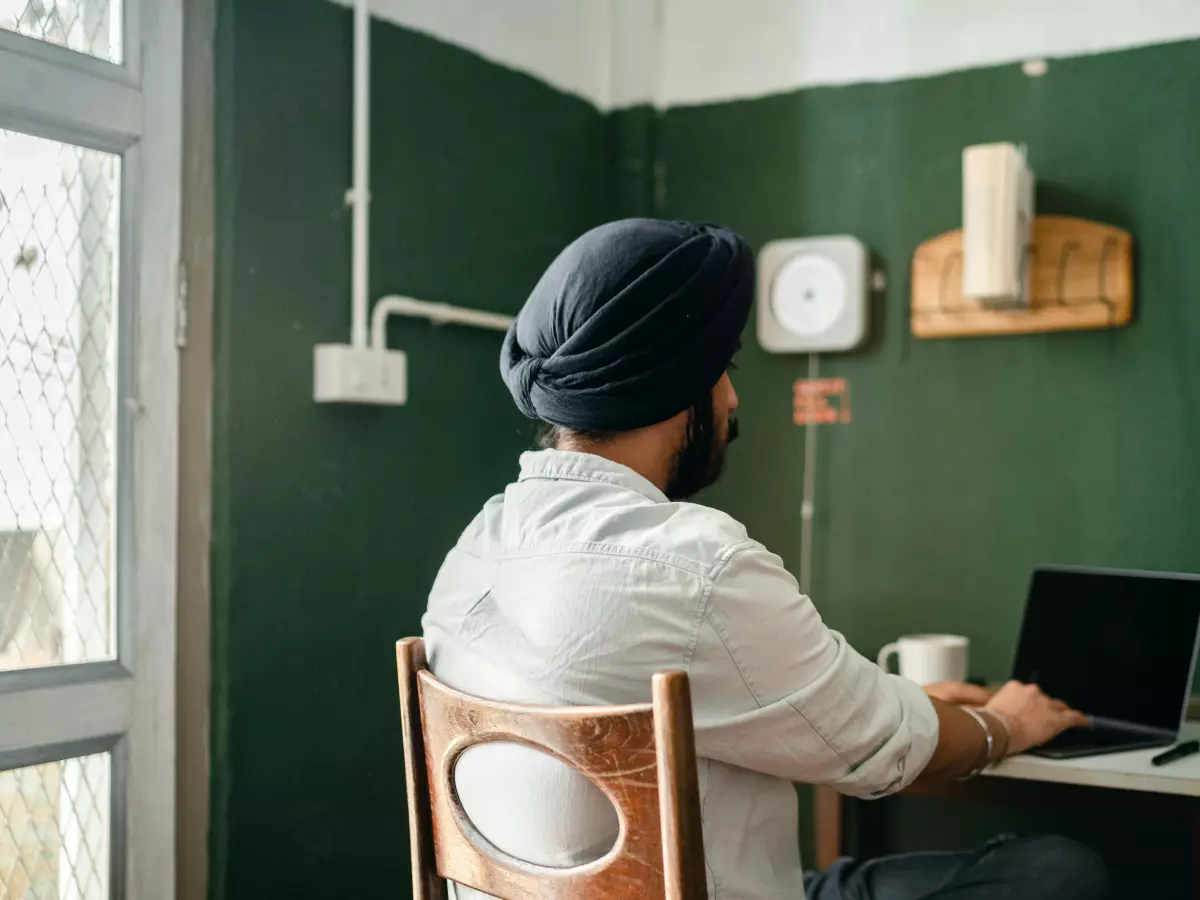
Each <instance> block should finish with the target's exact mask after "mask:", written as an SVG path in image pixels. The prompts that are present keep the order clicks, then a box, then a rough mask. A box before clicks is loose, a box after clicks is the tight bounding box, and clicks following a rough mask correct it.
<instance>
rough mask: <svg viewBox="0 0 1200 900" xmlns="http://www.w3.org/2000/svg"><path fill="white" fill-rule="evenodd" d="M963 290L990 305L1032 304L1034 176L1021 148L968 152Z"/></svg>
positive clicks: (984, 147) (997, 147)
mask: <svg viewBox="0 0 1200 900" xmlns="http://www.w3.org/2000/svg"><path fill="white" fill-rule="evenodd" d="M962 178H963V220H962V242H963V243H962V247H963V259H962V273H963V276H962V277H963V285H962V292H963V296H964V297H970V298H972V299H975V300H978V301H979V302H980V303H982V304H983V305H984V306H990V307H1006V306H1009V307H1021V306H1028V305H1029V265H1028V247H1029V239H1030V228H1031V227H1032V224H1033V181H1034V179H1033V172H1032V171H1030V168H1029V165H1028V163H1027V162H1026V160H1025V151H1024V149H1023V148H1020V147H1018V146H1017V145H1016V144H977V145H976V146H974V147H966V148H964V149H963V154H962Z"/></svg>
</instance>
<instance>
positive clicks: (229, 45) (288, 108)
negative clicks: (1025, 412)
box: [211, 0, 612, 900]
mask: <svg viewBox="0 0 1200 900" xmlns="http://www.w3.org/2000/svg"><path fill="white" fill-rule="evenodd" d="M350 48H351V36H350V13H349V12H348V11H347V10H345V9H342V8H340V7H338V6H335V5H334V4H332V3H328V2H325V0H289V2H287V3H283V2H274V3H270V2H264V0H222V2H221V3H220V6H219V34H218V39H217V75H218V85H217V108H216V116H217V161H218V178H217V180H218V185H217V197H216V200H217V209H218V220H217V239H218V247H217V319H218V322H217V329H218V337H217V348H216V401H215V432H216V434H215V445H214V459H215V472H214V478H215V491H214V493H215V496H214V500H215V505H216V528H215V536H214V547H213V559H212V563H213V573H214V597H213V601H214V607H215V609H214V660H213V662H214V685H213V818H212V845H211V853H212V879H211V887H212V896H213V897H214V898H216V900H261V898H267V897H290V898H326V897H338V896H342V895H346V894H350V895H353V896H357V897H383V896H389V897H404V896H406V892H407V890H408V884H409V874H408V843H407V837H406V833H405V828H404V823H403V819H404V800H403V797H404V790H403V768H402V763H401V757H400V747H401V739H400V722H399V716H398V711H397V706H396V699H395V668H394V656H393V649H392V647H393V642H394V641H395V640H396V639H397V638H398V637H401V636H404V635H408V634H413V633H416V632H417V631H418V628H419V617H420V614H421V612H422V610H423V609H424V606H425V599H426V595H427V591H428V588H429V585H430V584H431V582H432V580H433V577H434V574H435V572H436V569H437V566H438V565H439V563H440V562H441V559H442V557H443V555H444V554H445V552H446V550H447V549H448V548H449V547H450V546H451V545H452V544H453V542H454V540H455V539H456V537H457V535H458V533H459V531H460V530H461V529H462V528H463V527H464V525H465V524H466V523H467V522H468V521H469V520H470V518H471V517H472V516H473V515H474V513H475V512H476V511H477V510H478V508H479V506H480V505H481V504H482V502H483V501H484V500H485V499H486V498H487V497H488V496H489V495H491V494H492V493H494V492H495V491H497V490H498V489H500V488H501V487H502V486H503V485H504V484H505V483H506V482H507V481H508V480H509V479H510V478H511V476H512V475H513V474H514V473H515V467H516V458H517V454H518V453H519V451H520V450H522V449H523V448H524V447H526V446H527V445H528V443H529V437H530V431H529V428H528V426H527V424H526V423H525V421H524V420H523V419H522V418H521V417H520V416H519V415H518V414H517V413H516V411H515V410H514V409H513V406H512V403H511V400H510V399H509V397H508V395H507V393H506V391H505V389H504V387H503V385H502V384H501V381H500V378H499V377H498V371H497V366H498V362H497V361H498V356H499V347H500V336H499V335H496V334H493V333H487V332H478V331H473V330H467V329H454V328H444V329H436V328H432V327H429V326H426V325H422V324H419V323H411V322H407V323H399V322H398V323H396V324H395V325H394V328H393V331H392V344H393V346H397V347H401V348H403V349H405V350H406V351H408V353H409V362H410V378H411V401H410V403H409V405H408V406H407V407H406V408H404V409H401V410H375V409H351V408H337V407H318V406H317V405H315V404H314V403H313V401H312V353H313V346H314V345H315V344H317V343H319V342H326V341H345V340H346V339H347V337H348V335H349V325H350V323H349V316H350V301H349V292H348V291H349V283H350V269H349V235H350V223H349V216H348V212H347V210H346V208H345V206H344V204H343V194H344V192H345V190H346V187H347V183H348V179H349V172H350V144H349V135H350V94H351V85H350V71H351V51H350ZM372 62H373V71H372V77H373V116H374V123H373V124H374V128H373V136H372V158H373V184H372V192H373V200H374V204H373V209H372V218H371V221H372V246H371V259H372V272H371V294H372V296H379V295H382V294H384V293H386V292H390V291H395V292H404V293H408V294H412V295H414V296H417V297H421V298H424V299H429V300H442V301H449V302H454V303H460V304H464V305H468V306H475V307H479V308H484V309H492V310H498V311H510V312H515V311H516V310H517V309H518V308H519V305H520V303H521V302H522V301H523V299H524V297H525V296H526V294H527V293H528V291H529V288H530V287H531V286H532V284H533V282H534V281H535V280H536V278H537V277H538V276H539V275H540V274H541V272H542V270H543V269H544V267H545V266H546V265H547V264H548V263H549V261H550V260H551V259H552V258H553V256H554V254H555V253H557V251H558V250H559V249H560V248H561V247H562V246H563V245H564V244H565V243H566V242H567V241H569V240H570V239H571V238H573V237H574V236H576V235H577V234H578V233H580V232H581V231H583V230H585V229H586V228H588V227H591V226H592V225H594V224H596V223H597V222H599V221H601V220H603V219H605V218H607V217H608V203H609V198H610V195H611V184H610V169H611V164H610V154H611V152H612V147H610V144H609V137H608V135H609V132H608V128H607V124H606V122H605V120H604V118H603V117H602V116H601V115H600V114H599V113H598V112H597V111H596V110H595V109H593V108H592V107H591V106H590V105H588V104H587V103H585V102H583V101H581V100H578V99H574V98H571V97H567V96H565V95H562V94H559V93H556V92H555V91H553V90H552V89H550V88H548V87H546V86H545V85H543V84H541V83H539V82H537V81H535V80H533V79H532V78H528V77H525V76H523V75H519V74H517V73H515V72H512V71H509V70H506V69H504V68H501V67H499V66H496V65H493V64H490V63H487V62H484V61H482V60H481V59H479V58H478V57H475V56H473V55H471V54H470V53H467V52H464V51H461V50H458V49H455V48H453V47H450V46H447V45H444V44H441V43H439V42H437V41H435V40H433V39H430V38H427V37H423V36H420V35H417V34H414V33H411V32H408V31H404V30H402V29H399V28H396V27H393V26H390V25H386V24H381V23H376V24H375V26H374V28H373V54H372Z"/></svg>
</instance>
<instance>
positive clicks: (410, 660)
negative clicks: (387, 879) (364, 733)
mask: <svg viewBox="0 0 1200 900" xmlns="http://www.w3.org/2000/svg"><path fill="white" fill-rule="evenodd" d="M396 662H397V667H398V669H399V675H400V707H401V713H402V715H403V719H404V762H405V768H406V770H407V778H408V822H409V835H410V840H411V843H412V869H413V898H414V900H444V898H445V896H446V887H445V881H444V880H443V879H449V880H450V881H454V882H456V883H458V884H464V885H467V886H469V887H473V888H476V889H478V890H481V891H484V892H486V893H488V894H491V895H493V896H495V897H500V898H502V900H526V898H556V897H564V898H565V897H568V896H569V897H571V898H572V900H618V898H619V900H701V898H706V897H707V896H708V894H707V887H706V883H705V874H704V843H703V838H702V833H701V825H700V794H699V787H698V784H697V776H696V749H695V738H694V734H693V729H692V706H691V697H690V693H689V690H688V678H687V674H686V673H684V672H663V673H660V674H658V675H655V676H654V678H653V680H652V684H651V696H652V702H651V703H649V704H641V705H636V706H619V707H563V708H545V707H534V706H520V705H516V704H510V703H496V702H492V701H488V700H481V699H479V698H476V697H470V696H468V695H466V694H463V693H460V692H459V691H455V690H453V689H451V688H449V687H447V686H446V685H444V684H442V683H441V682H440V681H438V680H437V679H436V678H435V677H434V676H433V675H432V674H430V672H429V670H428V668H427V664H426V658H425V644H424V642H423V641H422V640H421V639H420V638H408V639H406V640H403V641H400V642H399V643H398V644H397V645H396ZM488 741H506V742H512V743H518V744H524V745H526V746H529V747H533V748H535V749H537V750H540V751H542V752H544V753H549V754H550V755H551V756H554V757H556V758H557V759H559V760H561V761H562V762H564V763H565V764H567V765H569V766H570V767H572V768H573V769H576V770H577V771H579V772H580V773H582V774H583V775H584V776H585V777H587V778H588V780H590V781H591V782H592V784H594V785H596V786H597V787H598V788H599V789H600V790H601V791H603V792H604V794H605V795H606V796H607V797H608V799H609V801H610V802H611V803H612V804H613V806H614V807H615V808H616V810H617V815H618V818H619V820H620V833H619V835H618V837H617V842H616V844H615V845H614V846H613V848H612V849H611V850H610V851H609V852H608V853H606V854H605V855H604V856H603V857H601V858H600V859H598V860H595V861H593V862H588V863H586V864H585V865H582V866H579V867H576V868H571V869H556V868H547V867H544V866H537V865H533V864H531V863H529V862H525V861H523V860H519V859H515V858H514V857H512V856H510V855H508V854H507V853H505V852H503V851H502V850H499V849H498V848H496V847H495V846H493V845H492V844H491V843H490V842H489V841H488V840H487V839H486V838H485V837H484V836H483V835H482V834H480V833H479V831H478V830H477V829H476V828H475V826H474V825H473V824H472V823H471V821H470V819H469V818H468V817H467V815H466V812H465V811H464V810H463V807H462V803H461V802H460V801H459V798H458V792H457V791H456V789H455V786H454V767H455V765H456V763H457V761H458V759H459V758H460V757H461V756H462V754H463V752H464V751H465V750H466V749H467V748H468V747H472V746H474V745H476V744H481V743H484V742H488Z"/></svg>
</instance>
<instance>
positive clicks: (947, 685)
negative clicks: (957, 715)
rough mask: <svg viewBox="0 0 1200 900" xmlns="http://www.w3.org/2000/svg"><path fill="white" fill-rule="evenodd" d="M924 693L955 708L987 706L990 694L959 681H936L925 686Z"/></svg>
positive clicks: (987, 691)
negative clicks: (951, 704)
mask: <svg viewBox="0 0 1200 900" xmlns="http://www.w3.org/2000/svg"><path fill="white" fill-rule="evenodd" d="M925 693H927V694H928V695H929V696H930V697H933V698H934V699H935V700H942V701H944V702H946V703H953V704H954V705H955V706H987V703H988V701H989V700H991V699H992V692H991V691H989V690H987V689H986V688H981V687H978V686H976V685H973V684H963V683H962V682H960V681H938V682H936V683H934V684H928V685H926V686H925Z"/></svg>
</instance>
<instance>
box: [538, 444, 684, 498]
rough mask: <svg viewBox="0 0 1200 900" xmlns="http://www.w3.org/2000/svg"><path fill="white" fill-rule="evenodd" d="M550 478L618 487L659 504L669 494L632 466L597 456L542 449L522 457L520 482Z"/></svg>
mask: <svg viewBox="0 0 1200 900" xmlns="http://www.w3.org/2000/svg"><path fill="white" fill-rule="evenodd" d="M533 478H546V479H551V480H563V481H595V482H600V483H603V484H614V485H618V486H619V487H624V488H628V489H629V490H631V491H636V492H637V493H639V494H641V495H642V496H643V497H646V498H648V499H650V500H653V501H654V502H655V503H666V502H667V495H666V494H664V493H663V492H662V491H660V490H659V489H658V488H657V487H655V486H654V484H653V483H652V482H651V481H650V480H649V479H646V478H643V477H642V476H641V475H639V474H638V473H637V472H635V471H633V469H631V468H629V467H628V466H623V465H621V464H620V463H616V462H613V461H612V460H611V459H605V458H604V457H603V456H596V455H595V454H592V453H575V452H574V451H571V450H538V451H531V452H529V453H522V454H521V476H520V478H519V479H518V480H520V481H528V480H530V479H533Z"/></svg>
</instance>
